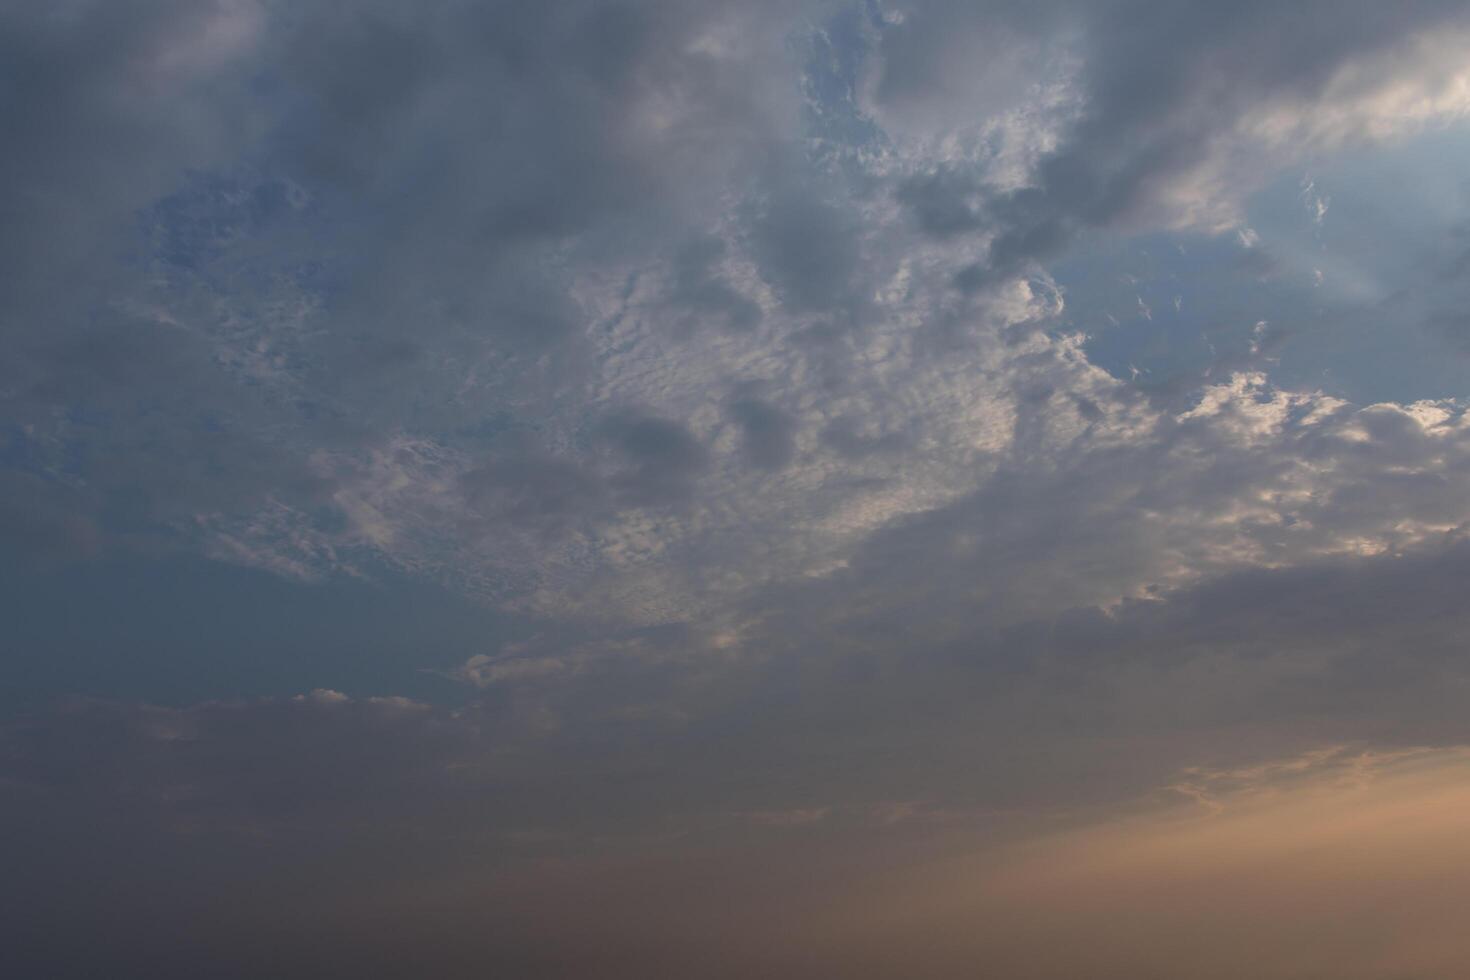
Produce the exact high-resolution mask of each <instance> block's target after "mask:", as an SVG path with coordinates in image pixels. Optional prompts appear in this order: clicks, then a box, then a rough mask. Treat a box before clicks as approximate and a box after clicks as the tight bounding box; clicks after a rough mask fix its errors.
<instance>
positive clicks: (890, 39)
mask: <svg viewBox="0 0 1470 980" xmlns="http://www.w3.org/2000/svg"><path fill="white" fill-rule="evenodd" d="M1463 25H1464V20H1463V9H1462V8H1461V7H1460V6H1459V5H1458V4H1453V3H1434V2H1427V3H1420V4H1412V5H1409V6H1406V7H1401V8H1398V9H1396V10H1394V11H1393V12H1392V13H1389V12H1386V11H1384V10H1383V8H1382V7H1381V6H1379V5H1376V4H1368V3H1363V4H1356V3H1355V4H1347V5H1344V4H1318V5H1302V6H1298V7H1295V8H1293V10H1292V11H1291V12H1290V14H1288V15H1282V13H1281V11H1280V8H1279V7H1278V6H1276V5H1272V4H1246V5H1241V4H1235V5H1232V6H1230V7H1228V8H1223V7H1219V6H1211V5H1207V4H1195V5H1172V6H1171V5H1165V6H1160V5H1157V4H1153V3H1147V2H1123V3H1116V4H1111V3H1110V4H1087V5H1076V6H1073V5H1070V4H1040V5H1011V4H995V5H979V6H977V5H967V4H954V3H947V2H936V3H921V4H916V5H914V6H913V8H912V9H911V10H909V11H908V12H907V15H906V16H905V17H904V19H903V20H902V21H901V22H900V23H898V24H897V25H893V26H887V27H885V28H884V29H883V30H882V32H881V34H880V39H879V45H880V53H881V55H882V57H883V63H882V67H881V72H880V75H879V79H878V82H877V85H876V87H875V94H876V98H877V100H878V104H879V105H880V106H882V105H883V104H885V103H891V104H893V105H894V106H895V107H902V109H903V111H912V109H911V108H910V103H914V102H917V103H919V104H920V105H922V103H923V100H924V99H925V98H926V97H932V98H935V99H937V100H938V101H939V102H941V103H942V102H943V99H944V97H945V95H944V93H945V92H946V91H948V90H949V88H951V87H952V84H961V85H962V84H965V83H964V82H963V81H961V80H963V79H965V78H966V76H976V77H983V73H984V70H985V65H984V61H983V59H981V61H980V63H979V64H977V63H976V62H975V59H974V52H975V51H976V50H977V49H982V48H983V47H984V46H985V45H986V44H1002V45H1004V44H1006V43H1010V44H1012V46H1013V47H1016V48H1019V49H1022V50H1024V49H1025V45H1028V44H1032V45H1035V44H1040V43H1041V42H1042V41H1043V40H1045V39H1047V38H1048V37H1050V36H1053V35H1055V36H1057V37H1060V38H1063V39H1065V40H1064V41H1063V43H1064V44H1067V45H1072V46H1075V49H1076V54H1077V56H1078V57H1079V58H1080V59H1081V62H1082V68H1081V71H1080V75H1079V77H1078V79H1077V84H1078V86H1079V89H1080V91H1081V92H1082V93H1085V104H1084V105H1083V106H1082V108H1081V110H1080V115H1079V116H1078V118H1076V119H1075V120H1073V121H1070V122H1068V123H1066V124H1065V125H1064V126H1063V127H1062V130H1061V136H1060V141H1059V143H1058V145H1057V146H1056V148H1055V149H1052V150H1049V151H1047V152H1046V153H1044V154H1043V155H1042V156H1041V157H1040V159H1039V161H1038V165H1037V171H1036V180H1035V184H1034V186H1030V187H1026V188H1022V189H1020V190H1014V191H1008V192H1004V193H1000V194H992V195H991V197H990V200H989V202H988V203H987V206H986V207H985V208H984V209H983V210H984V213H985V217H986V219H987V220H986V224H987V226H988V227H989V228H991V229H993V230H994V232H995V238H994V240H993V241H992V243H991V245H990V250H989V256H988V259H987V262H986V265H985V267H983V268H978V267H977V269H976V270H975V271H974V272H972V273H971V274H970V278H971V279H972V280H974V282H973V283H971V282H970V281H968V280H967V281H966V284H967V285H979V284H980V282H981V280H982V279H983V280H984V281H991V280H993V279H999V278H1004V277H1006V276H1009V275H1014V274H1015V273H1017V272H1019V271H1023V270H1024V269H1025V268H1026V267H1027V263H1029V262H1031V261H1035V260H1044V259H1046V258H1049V257H1051V256H1053V255H1055V254H1056V252H1057V251H1058V250H1059V249H1060V248H1062V247H1063V246H1064V245H1066V244H1067V243H1069V242H1070V241H1071V240H1072V239H1073V237H1074V236H1075V235H1076V234H1077V233H1078V232H1080V231H1082V230H1084V229H1087V228H1091V227H1104V226H1111V225H1117V224H1127V223H1129V222H1134V221H1138V220H1148V219H1154V220H1158V219H1159V218H1162V219H1163V220H1164V221H1168V220H1169V218H1168V215H1167V213H1166V212H1167V208H1168V206H1169V205H1168V203H1167V202H1166V201H1165V200H1163V198H1165V197H1166V196H1167V194H1168V193H1169V192H1170V190H1171V186H1172V185H1171V182H1173V181H1176V180H1178V179H1182V178H1185V177H1187V176H1188V175H1189V173H1190V172H1191V171H1192V170H1194V169H1195V168H1197V167H1200V166H1201V165H1203V164H1205V163H1206V162H1207V161H1208V160H1209V159H1210V154H1212V153H1216V152H1218V147H1217V145H1216V144H1215V143H1214V142H1213V139H1214V137H1216V136H1217V135H1220V134H1228V133H1229V132H1230V130H1231V128H1232V127H1233V126H1234V125H1235V124H1236V123H1237V122H1238V121H1239V120H1240V119H1241V118H1242V117H1243V116H1244V115H1245V114H1246V113H1247V112H1248V111H1250V110H1252V109H1254V108H1256V107H1258V106H1261V105H1267V104H1271V103H1272V102H1273V100H1275V101H1285V100H1291V99H1301V100H1306V101H1308V102H1310V101H1311V100H1313V99H1315V98H1318V97H1320V96H1321V95H1322V93H1323V92H1324V90H1325V88H1326V86H1327V83H1328V82H1329V80H1330V79H1331V78H1332V77H1333V76H1334V73H1335V72H1337V71H1338V70H1339V69H1340V68H1342V67H1343V66H1344V65H1345V64H1348V63H1350V62H1351V61H1353V60H1354V59H1362V58H1367V57H1371V56H1376V55H1380V54H1383V53H1385V52H1390V51H1393V50H1394V49H1395V45H1399V44H1401V43H1402V42H1403V41H1405V39H1407V38H1410V37H1412V36H1413V35H1415V34H1416V33H1418V32H1422V31H1425V30H1432V29H1434V28H1436V27H1440V28H1443V27H1452V26H1463ZM1007 38H1011V39H1013V40H1011V41H1009V42H1008V41H1007V40H1006V39H1007ZM1262 39H1269V40H1268V42H1267V43H1262ZM1412 58H1413V55H1412V54H1409V53H1405V54H1403V59H1412ZM1401 69H1404V64H1403V62H1400V63H1398V64H1395V65H1394V66H1393V67H1391V68H1390V69H1388V70H1389V71H1393V70H1401ZM1020 97H1021V96H1020V93H1016V97H1015V98H1016V100H1017V101H1019V99H1020ZM946 111H947V112H948V113H949V118H950V120H951V121H956V122H962V121H963V120H956V119H954V116H955V114H956V113H960V112H963V111H964V108H963V106H962V105H960V106H955V107H952V108H950V109H948V110H946ZM1237 179H1238V180H1240V181H1242V182H1244V183H1246V184H1247V185H1248V182H1249V181H1250V180H1252V179H1258V178H1257V177H1255V176H1254V175H1249V174H1240V175H1238V177H1237ZM910 187H911V189H910V191H909V196H910V198H911V199H912V201H913V203H914V204H915V205H916V206H919V205H922V207H919V211H918V213H919V216H920V220H921V225H922V226H924V227H925V228H926V230H929V231H931V232H935V233H944V232H949V231H952V230H955V229H956V228H957V227H967V226H969V225H970V223H971V222H973V221H974V220H975V211H974V209H973V207H972V206H971V205H969V204H968V203H966V202H965V200H964V197H963V196H960V197H958V198H956V197H954V195H953V193H952V192H951V191H947V190H946V191H944V193H943V194H941V193H940V191H941V190H942V189H943V188H942V185H941V184H939V183H936V182H934V180H933V178H929V179H928V182H927V183H926V182H924V181H922V180H921V181H920V182H918V183H913V184H911V185H910ZM920 188H923V189H924V190H925V193H924V194H923V195H922V196H921V195H920V194H919V189H920ZM946 196H947V197H950V198H951V200H949V201H947V202H946V201H943V200H941V198H942V197H946ZM1201 203H1204V202H1201ZM935 208H939V209H941V210H942V211H944V212H947V216H946V215H945V214H941V213H939V212H938V211H935V210H934V209H935ZM982 273H983V274H984V275H983V276H982Z"/></svg>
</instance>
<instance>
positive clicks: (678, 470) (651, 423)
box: [598, 411, 709, 507]
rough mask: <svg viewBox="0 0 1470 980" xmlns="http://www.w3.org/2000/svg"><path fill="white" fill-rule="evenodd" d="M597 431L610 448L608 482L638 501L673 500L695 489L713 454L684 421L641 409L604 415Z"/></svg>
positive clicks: (625, 498) (631, 500)
mask: <svg viewBox="0 0 1470 980" xmlns="http://www.w3.org/2000/svg"><path fill="white" fill-rule="evenodd" d="M598 435H599V437H600V438H601V440H602V441H603V443H604V444H605V445H606V446H607V447H608V449H610V450H611V453H610V455H611V473H610V476H609V478H608V479H609V483H610V484H611V485H612V487H613V488H614V490H615V491H616V492H617V493H618V494H619V495H620V496H621V497H622V499H623V501H624V502H625V503H626V504H627V505H629V506H634V507H641V506H650V505H657V504H662V503H672V502H677V501H679V500H682V499H685V498H687V497H688V496H689V495H690V494H691V493H692V492H693V486H692V484H693V481H694V480H695V478H696V477H698V476H699V475H700V473H702V472H703V471H704V470H705V468H706V467H707V466H708V465H709V454H708V451H707V450H706V449H705V447H704V446H703V445H702V444H701V443H700V441H699V440H698V439H696V438H695V437H694V435H693V434H692V433H691V432H690V431H689V430H688V429H687V428H685V427H684V426H683V425H680V424H679V423H678V422H675V421H673V420H672V419H666V418H660V417H658V416H656V415H651V414H648V413H645V412H640V411H625V412H620V413H617V414H615V415H613V416H612V417H610V418H608V419H607V420H605V421H604V422H603V423H602V424H601V426H599V429H598Z"/></svg>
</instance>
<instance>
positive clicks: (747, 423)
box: [730, 395, 796, 470]
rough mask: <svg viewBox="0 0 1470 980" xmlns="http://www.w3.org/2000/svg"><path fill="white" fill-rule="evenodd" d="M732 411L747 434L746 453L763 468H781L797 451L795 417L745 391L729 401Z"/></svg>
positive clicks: (752, 462)
mask: <svg viewBox="0 0 1470 980" xmlns="http://www.w3.org/2000/svg"><path fill="white" fill-rule="evenodd" d="M730 414H731V416H732V417H733V418H734V420H735V423H736V424H737V425H739V426H740V428H741V431H742V432H743V433H744V436H745V455H746V458H747V459H749V460H750V462H751V464H752V465H754V466H756V467H758V468H760V469H763V470H778V469H780V468H782V467H783V466H785V465H786V464H787V463H789V462H791V457H792V455H793V454H794V453H795V452H796V426H795V423H794V422H793V420H792V418H791V417H790V416H789V415H787V414H786V413H785V412H783V411H781V410H780V409H779V408H777V407H776V406H774V405H771V404H770V403H768V402H765V401H762V400H761V399H760V398H757V397H753V396H750V395H744V396H741V397H738V398H736V399H735V400H734V401H733V402H731V403H730Z"/></svg>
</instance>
